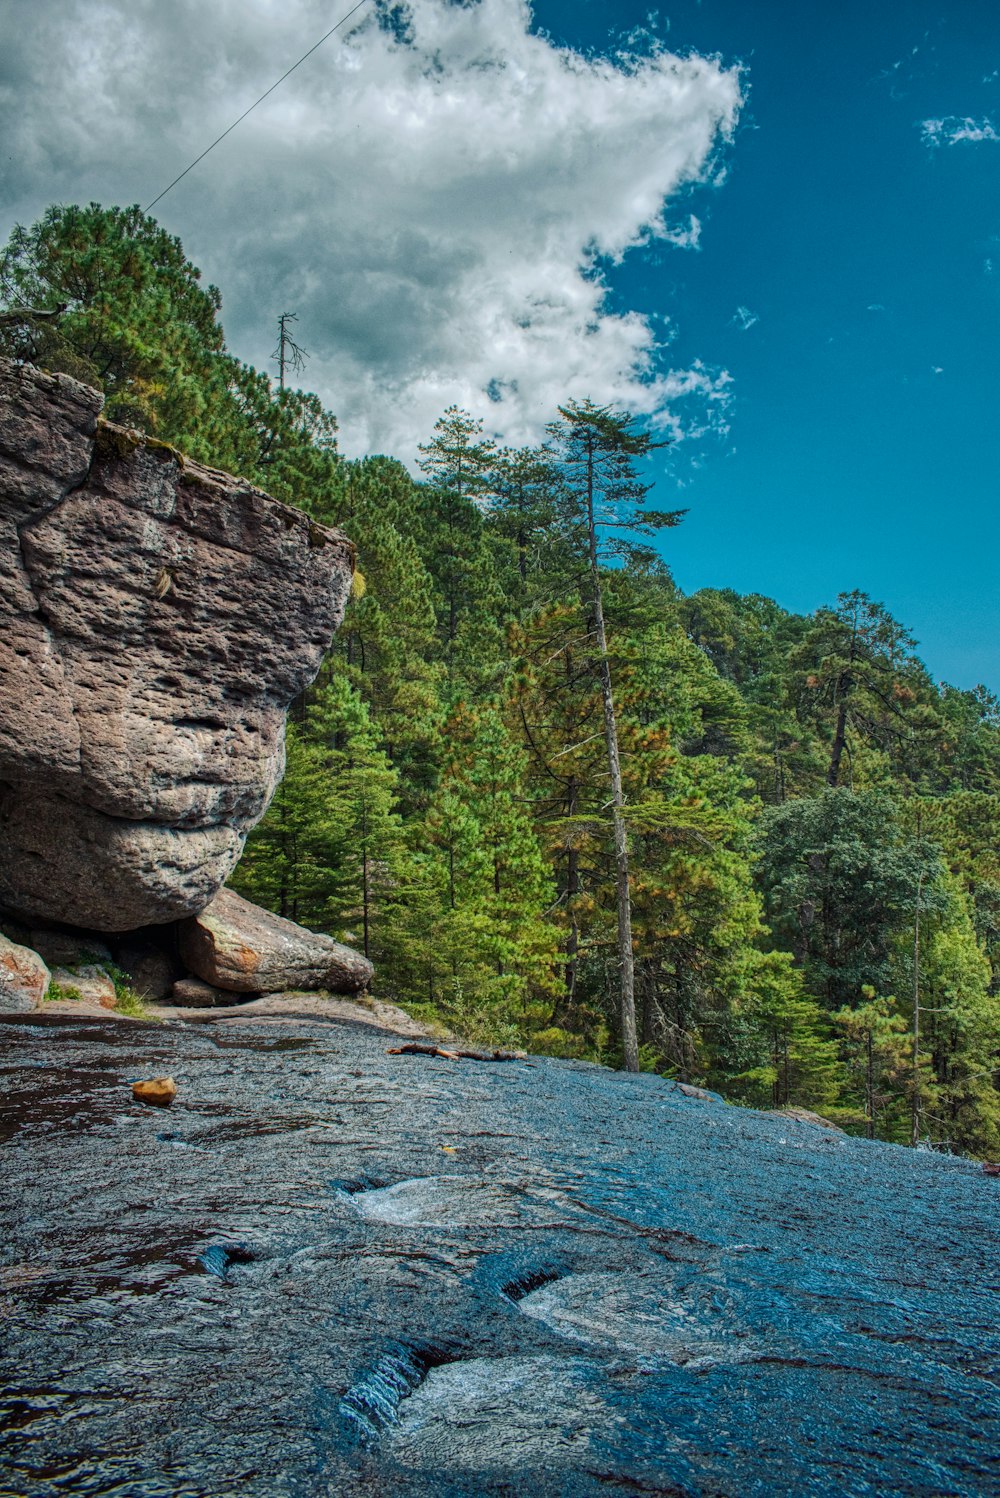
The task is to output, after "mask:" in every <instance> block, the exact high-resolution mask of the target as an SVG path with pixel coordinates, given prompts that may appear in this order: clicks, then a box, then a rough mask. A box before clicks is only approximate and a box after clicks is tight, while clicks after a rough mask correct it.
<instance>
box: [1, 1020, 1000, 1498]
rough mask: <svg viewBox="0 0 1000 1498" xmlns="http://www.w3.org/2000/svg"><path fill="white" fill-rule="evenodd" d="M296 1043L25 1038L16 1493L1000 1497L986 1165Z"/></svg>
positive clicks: (8, 1465) (123, 1034) (383, 1035)
mask: <svg viewBox="0 0 1000 1498" xmlns="http://www.w3.org/2000/svg"><path fill="white" fill-rule="evenodd" d="M268 1002H270V1001H268ZM346 1002H347V1001H342V1003H346ZM313 1003H314V1005H316V1006H319V1005H320V1004H321V1003H322V1001H313ZM279 1007H280V1006H279ZM291 1007H292V1006H290V1005H289V1004H287V1003H286V1005H285V1007H284V1010H283V1011H282V1012H279V1013H278V1014H277V1015H273V1014H272V1015H268V1014H262V1013H260V1012H248V1011H247V1010H246V1009H240V1010H239V1011H236V1010H231V1011H219V1010H213V1011H210V1012H209V1013H208V1014H207V1015H206V1016H199V1017H198V1018H199V1019H201V1020H202V1021H203V1022H200V1023H190V1022H186V1023H177V1022H175V1023H171V1024H161V1025H159V1026H151V1025H146V1024H142V1023H138V1022H135V1023H131V1024H130V1023H127V1022H125V1021H122V1020H119V1019H116V1018H113V1017H110V1016H108V1015H106V1014H103V1015H102V1014H93V1015H84V1014H82V1013H81V1012H80V1011H77V1012H75V1013H72V1014H59V1013H54V1012H52V1011H51V1009H50V1008H49V1006H46V1008H45V1009H43V1010H39V1011H37V1012H35V1013H31V1014H23V1015H11V1016H9V1017H8V1019H7V1022H6V1023H4V1024H3V1025H2V1026H0V1047H2V1056H0V1077H2V1084H0V1139H2V1145H0V1169H2V1171H3V1188H2V1191H0V1262H2V1270H0V1318H2V1337H0V1362H2V1365H3V1366H2V1373H3V1382H4V1385H5V1387H6V1391H7V1392H6V1394H5V1396H4V1400H3V1410H2V1419H3V1422H4V1426H5V1441H4V1444H3V1447H2V1453H0V1492H2V1493H4V1494H23V1495H31V1498H54V1495H56V1494H62V1493H67V1492H72V1493H74V1494H119V1495H128V1498H161V1495H162V1498H167V1495H170V1498H182V1495H183V1498H189V1495H190V1498H197V1495H204V1498H221V1495H229V1494H237V1493H238V1494H240V1495H241V1498H284V1495H288V1498H299V1495H301V1498H307V1495H321V1494H322V1495H327V1494H329V1495H342V1494H347V1495H349V1494H354V1493H357V1494H361V1493H374V1494H396V1493H400V1494H402V1493H405V1494H407V1495H417V1498H420V1495H427V1498H430V1495H434V1498H441V1495H445V1498H447V1495H460V1494H461V1495H469V1498H472V1495H478V1494H513V1493H517V1494H522V1495H556V1494H559V1495H575V1494H592V1493H598V1492H604V1493H606V1492H615V1491H618V1492H625V1493H628V1492H635V1493H682V1494H727V1495H734V1498H735V1495H739V1498H744V1495H750V1494H761V1495H765V1494H766V1495H773V1494H783V1493H794V1494H810V1495H811V1494H817V1495H818V1494H829V1495H831V1498H832V1495H838V1498H839V1495H843V1494H876V1493H877V1494H895V1493H900V1494H902V1493H906V1494H927V1495H930V1494H969V1495H972V1494H984V1493H990V1492H998V1491H1000V1473H998V1468H997V1452H998V1449H1000V1448H998V1436H1000V1421H998V1415H1000V1394H998V1388H997V1377H998V1366H1000V1331H998V1315H997V1300H996V1276H997V1263H998V1246H1000V1243H998V1212H997V1205H998V1198H997V1193H998V1191H1000V1182H998V1181H996V1180H992V1179H990V1178H989V1177H987V1176H986V1175H984V1174H983V1172H982V1170H981V1169H980V1168H979V1167H978V1166H976V1165H974V1164H973V1163H971V1162H964V1161H959V1160H951V1159H946V1158H941V1157H937V1156H933V1155H929V1154H924V1153H920V1152H914V1151H908V1150H902V1149H898V1148H894V1147H892V1146H886V1145H878V1144H875V1145H872V1144H868V1143H866V1142H865V1141H862V1140H853V1139H848V1138H845V1137H844V1136H842V1135H839V1134H836V1133H833V1132H831V1131H828V1130H825V1129H820V1128H817V1127H815V1126H814V1125H811V1124H808V1123H803V1122H798V1121H795V1120H791V1119H784V1118H774V1117H767V1116H764V1115H761V1114H755V1113H751V1112H747V1111H743V1110H740V1109H737V1108H732V1107H727V1106H726V1105H724V1104H722V1103H721V1102H719V1101H716V1100H714V1099H712V1098H711V1097H695V1096H690V1095H687V1094H685V1093H683V1092H681V1091H680V1090H678V1089H676V1088H674V1087H673V1085H672V1084H670V1083H666V1082H664V1081H662V1080H659V1079H657V1078H654V1077H645V1076H644V1077H627V1076H623V1075H621V1074H616V1073H612V1072H608V1071H604V1070H601V1069H600V1068H597V1067H591V1066H584V1065H580V1064H572V1063H566V1062H558V1061H549V1060H539V1059H536V1058H532V1059H530V1060H526V1061H511V1062H503V1063H481V1062H476V1061H471V1060H469V1061H465V1060H463V1061H447V1060H439V1059H432V1058H429V1057H426V1056H420V1055H390V1054H388V1051H389V1048H390V1047H391V1046H392V1045H393V1044H394V1043H395V1044H398V1043H399V1042H398V1040H396V1038H395V1037H394V1036H393V1035H392V1034H391V1033H389V1032H387V1031H386V1030H384V1029H379V1028H377V1027H376V1024H374V1023H372V1021H373V1020H374V1021H380V1022H381V1023H387V1022H388V1020H389V1018H390V1017H389V1016H386V1015H385V1014H383V1015H382V1016H381V1017H380V1016H379V1015H378V1014H376V1013H374V1012H371V1013H368V1014H366V1015H365V1022H364V1023H358V1022H355V1023H351V1022H348V1021H347V1020H345V1019H344V1018H343V1017H341V1015H340V1014H337V1015H336V1017H334V1015H335V1011H334V1010H332V1009H329V1008H327V1009H322V1008H320V1007H316V1008H315V1009H314V1012H309V1013H304V1014H299V1015H297V1016H296V1015H293V1014H292V1013H290V1008H291ZM349 1012H351V1013H353V1014H355V1015H357V1014H358V1013H359V1012H363V1011H359V1008H358V1007H357V1006H350V1009H349ZM187 1018H188V1020H190V1018H191V1016H190V1015H188V1016H187ZM166 1073H169V1074H171V1075H173V1076H174V1078H175V1079H176V1081H177V1084H178V1095H177V1098H176V1101H175V1102H174V1104H173V1106H172V1107H171V1108H170V1109H169V1110H165V1109H154V1108H149V1107H144V1106H143V1105H141V1104H140V1103H138V1102H135V1101H134V1100H133V1098H132V1093H131V1083H132V1082H133V1081H134V1080H137V1079H141V1078H145V1077H153V1076H158V1075H163V1074H166Z"/></svg>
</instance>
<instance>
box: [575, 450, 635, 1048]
mask: <svg viewBox="0 0 1000 1498" xmlns="http://www.w3.org/2000/svg"><path fill="white" fill-rule="evenodd" d="M587 532H588V541H589V545H590V577H591V583H592V585H593V602H594V623H595V626H596V629H595V633H596V635H597V648H598V650H599V651H600V666H601V699H602V701H603V704H604V742H605V744H606V746H607V751H608V770H609V771H610V775H611V808H612V818H613V822H614V836H615V883H616V886H617V894H618V970H619V978H620V983H621V1027H622V1050H623V1052H624V1058H625V1070H626V1071H631V1072H637V1071H638V1070H639V1043H638V1039H637V1036H636V1025H635V959H634V956H633V953H632V898H631V894H630V892H629V880H628V833H627V830H626V827H625V796H624V792H623V791H622V771H621V760H620V758H619V754H618V722H617V719H616V717H615V702H614V695H613V692H612V688H611V662H610V660H609V659H608V638H607V633H606V631H605V628H604V599H603V596H602V593H601V574H600V571H599V569H598V565H597V532H596V529H595V526H594V470H593V455H592V454H591V457H590V460H589V462H588V464H587Z"/></svg>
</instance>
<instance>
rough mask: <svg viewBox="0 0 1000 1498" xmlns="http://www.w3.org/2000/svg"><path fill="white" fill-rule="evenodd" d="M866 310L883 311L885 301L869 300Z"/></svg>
mask: <svg viewBox="0 0 1000 1498" xmlns="http://www.w3.org/2000/svg"><path fill="white" fill-rule="evenodd" d="M868 311H869V312H884V311H885V303H884V302H869V303H868Z"/></svg>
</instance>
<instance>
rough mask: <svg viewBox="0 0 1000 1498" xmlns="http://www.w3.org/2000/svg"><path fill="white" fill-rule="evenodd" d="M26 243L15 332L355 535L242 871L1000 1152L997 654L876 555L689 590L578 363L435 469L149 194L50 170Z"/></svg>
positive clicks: (441, 979)
mask: <svg viewBox="0 0 1000 1498" xmlns="http://www.w3.org/2000/svg"><path fill="white" fill-rule="evenodd" d="M0 282H2V285H0V290H2V305H3V308H4V310H3V311H2V312H0V351H2V352H3V353H5V354H6V355H8V356H12V357H15V358H18V359H26V360H30V361H31V362H33V363H36V364H39V365H41V366H43V367H44V368H47V369H50V370H55V371H62V372H65V373H68V374H70V375H72V376H74V377H76V378H78V379H81V380H84V381H85V382H87V383H89V384H93V385H97V386H99V387H100V388H101V389H102V390H103V391H104V392H105V394H106V398H107V404H106V408H105V410H106V414H107V416H108V417H109V418H110V419H112V420H114V421H117V422H121V423H124V424H125V425H127V426H133V427H136V428H139V429H141V430H142V431H144V432H146V433H148V434H149V435H150V436H151V437H153V438H155V439H157V440H159V441H162V442H165V443H168V444H170V445H172V446H175V447H176V448H178V449H179V450H181V451H182V452H184V453H186V454H189V455H190V456H192V457H194V458H196V459H198V460H200V461H203V462H207V463H209V464H211V465H212V466H214V467H218V468H224V469H228V470H230V471H232V472H235V473H239V474H241V475H244V476H246V477H247V478H248V479H249V480H251V481H252V482H253V483H254V484H257V485H259V486H260V487H261V488H263V489H265V490H266V491H268V492H269V493H270V494H272V495H274V496H275V497H276V498H278V499H279V500H282V501H286V502H288V503H290V504H293V505H295V506H297V507H299V508H300V509H303V510H305V511H307V512H308V513H309V514H310V515H312V516H313V517H314V518H315V519H316V520H317V521H321V522H323V523H328V524H334V525H337V526H339V527H341V528H342V529H343V530H344V531H345V532H346V533H347V535H348V536H349V537H350V539H351V541H352V542H353V544H354V546H355V547H356V551H357V571H356V574H355V578H354V587H353V593H352V598H351V601H350V603H349V606H348V610H347V614H346V617H345V620H344V623H343V626H342V628H341V629H340V631H339V633H338V634H337V636H336V640H335V643H334V646H333V649H332V651H331V652H330V654H329V655H328V657H327V659H326V661H325V664H324V666H323V668H322V670H321V672H320V675H319V677H318V678H317V680H316V682H315V683H314V685H313V686H312V687H311V688H310V689H309V690H308V691H307V692H306V693H305V695H304V696H303V697H302V698H301V699H300V700H299V701H298V702H297V704H296V705H295V708H294V709H293V712H292V714H291V719H290V723H289V728H288V737H287V769H286V773H285V777H284V780H283V782H282V784H281V786H280V788H279V790H278V792H277V794H276V795H275V798H274V800H273V802H272V804H271V807H270V809H269V811H268V813H267V815H266V816H265V818H264V820H263V821H262V822H261V823H260V825H259V826H258V827H257V829H256V831H255V832H254V833H253V834H252V835H251V837H250V839H249V842H248V844H247V847H246V852H245V854H244V857H243V860H242V862H241V863H240V865H239V867H238V869H237V871H236V874H235V876H234V878H233V880H232V884H233V886H234V887H235V888H236V889H237V890H238V891H239V892H240V893H242V894H244V895H246V896H247V897H248V898H250V899H252V900H254V901H256V902H258V903H259V904H261V905H264V906H266V907H268V908H270V909H272V910H274V911H275V912H277V913H280V914H282V915H286V916H288V917H290V918H292V919H293V920H295V921H298V922H300V923H302V924H303V925H305V926H308V927H312V928H314V929H316V930H322V931H325V932H328V933H330V934H331V935H333V936H335V937H337V938H338V939H342V940H344V941H347V942H349V943H351V944H353V945H355V946H357V947H358V948H359V949H362V950H363V951H364V953H365V954H366V955H367V956H369V957H370V958H371V960H372V961H373V962H374V964H375V968H376V986H375V989H374V994H375V996H376V997H379V998H385V999H390V1000H392V1001H393V1002H395V1003H397V1004H400V1005H402V1006H404V1007H405V1008H406V1009H408V1010H409V1011H410V1012H411V1013H412V1014H414V1015H415V1016H417V1017H419V1018H420V1019H422V1020H424V1021H427V1022H429V1023H432V1024H438V1025H440V1027H441V1032H442V1034H444V1033H446V1032H455V1033H458V1034H460V1035H462V1036H466V1037H468V1038H470V1039H471V1040H473V1041H476V1042H480V1043H485V1044H492V1045H498V1046H521V1047H524V1048H526V1049H528V1050H530V1051H533V1052H542V1053H547V1054H550V1055H556V1056H562V1057H567V1058H578V1059H582V1060H590V1061H597V1062H601V1063H604V1064H606V1065H608V1066H624V1067H626V1068H628V1069H631V1070H635V1069H641V1070H655V1071H658V1072H661V1073H663V1074H665V1075H668V1076H671V1077H676V1078H678V1079H680V1080H682V1081H685V1082H689V1083H693V1084H695V1085H697V1086H701V1087H706V1088H709V1089H712V1090H716V1091H718V1092H720V1093H721V1094H723V1096H725V1097H726V1098H727V1099H728V1100H730V1101H732V1102H736V1103H743V1104H746V1105H750V1106H753V1107H764V1108H781V1107H785V1106H795V1107H800V1108H806V1109H810V1110H814V1111H816V1112H818V1113H820V1114H822V1115H823V1116H824V1117H826V1118H829V1119H831V1120H833V1121H835V1122H837V1123H839V1124H840V1125H841V1126H842V1127H845V1128H847V1129H848V1130H849V1131H850V1132H852V1133H858V1134H862V1135H867V1136H868V1137H873V1138H878V1139H885V1140H891V1141H896V1142H899V1143H912V1144H915V1145H923V1146H932V1147H935V1148H939V1149H946V1150H952V1151H961V1152H965V1153H968V1154H971V1155H973V1156H980V1157H984V1158H985V1157H996V1156H997V1155H998V1153H1000V1093H998V1091H997V1086H996V1085H995V1084H996V1083H997V1081H998V1080H1000V852H998V847H1000V702H998V700H997V699H996V698H995V697H994V696H993V695H991V693H990V692H988V691H987V690H986V689H985V688H978V689H976V690H974V691H968V690H958V689H956V688H952V687H950V686H948V685H946V684H941V683H938V682H936V681H935V679H934V677H933V676H932V674H931V673H930V671H929V670H928V668H927V666H925V665H924V663H923V662H922V661H921V660H920V658H919V657H918V655H917V654H916V653H915V642H914V641H913V639H912V638H911V637H910V636H909V634H908V632H907V629H906V627H905V624H904V623H902V622H900V621H897V620H896V619H895V618H894V617H893V616H892V615H891V614H890V613H889V612H888V610H887V609H886V608H885V607H883V605H882V604H881V603H879V602H878V601H876V600H875V599H874V598H872V597H869V596H867V595H866V594H864V593H861V592H857V591H845V592H843V593H842V594H841V595H840V596H839V597H838V598H837V599H835V600H831V601H830V603H829V605H828V606H827V607H824V608H821V609H818V610H817V611H816V612H815V613H814V614H811V615H808V616H803V615H798V614H794V613H790V612H787V611H786V610H785V609H784V608H782V607H780V606H779V604H777V603H776V602H774V601H772V600H771V599H770V598H766V597H762V596H758V595H755V594H751V595H748V596H739V595H738V594H737V593H735V592H732V591H729V590H727V589H725V588H719V589H703V590H702V591H700V592H696V593H694V594H691V595H687V596H686V595H685V594H683V593H682V592H681V591H680V590H679V589H678V587H677V586H676V585H675V584H674V582H673V579H672V576H671V571H670V564H669V563H670V537H669V536H665V537H663V538H660V537H659V533H660V531H669V530H670V529H671V528H673V527H674V526H676V525H679V524H683V523H684V517H683V512H681V511H678V510H674V509H670V508H665V509H661V508H658V507H657V506H658V503H659V499H658V496H657V495H656V494H655V493H653V492H651V491H650V488H649V485H648V483H647V481H646V473H647V469H648V464H647V463H646V458H647V456H648V454H649V453H650V451H651V450H652V449H653V447H654V446H655V445H656V443H655V436H654V435H652V434H650V433H649V432H647V431H645V430H644V429H643V427H642V424H641V423H640V422H638V421H636V420H634V419H633V418H632V416H631V415H630V413H629V412H627V411H620V410H615V409H611V408H608V407H603V406H598V405H594V404H592V403H590V402H589V401H572V400H567V401H566V403H565V404H564V405H563V406H561V407H560V410H559V412H558V414H557V416H556V419H555V420H554V421H553V422H552V423H551V424H550V426H549V428H548V433H547V439H546V441H545V442H544V443H543V444H542V445H541V446H539V447H537V448H531V449H515V450H512V449H509V448H504V447H500V446H498V445H497V444H496V443H495V442H494V441H493V440H491V437H490V435H489V430H488V422H487V421H486V420H485V419H484V417H483V415H482V414H476V413H470V412H468V411H465V410H461V409H458V408H455V407H452V408H450V409H448V410H446V411H444V412H443V413H442V415H441V417H440V420H439V421H438V422H437V425H436V426H435V427H434V429H433V430H432V431H428V432H427V434H426V438H425V441H424V444H423V446H422V448H421V457H420V464H419V472H411V471H410V470H409V469H408V468H407V467H406V466H404V465H403V463H401V462H400V461H397V460H396V459H395V458H393V457H392V456H388V455H387V456H380V457H366V458H363V459H360V460H356V461H354V460H349V459H347V458H345V457H343V456H341V455H340V453H339V452H338V447H337V427H336V420H335V416H334V415H333V414H331V413H330V412H328V411H326V410H324V409H323V407H322V405H321V403H320V401H319V400H318V399H316V398H315V397H314V396H312V395H309V394H307V393H304V392H303V391H302V390H300V389H299V388H297V387H296V386H295V384H294V381H295V380H296V379H298V378H299V377H300V376H301V374H302V354H301V350H300V349H299V348H298V346H297V345H296V344H295V342H294V341H293V340H292V338H291V332H290V327H289V322H288V319H287V318H286V319H283V320H282V321H281V324H280V327H279V346H278V350H277V351H276V363H275V371H276V372H275V374H274V375H273V376H272V375H270V374H268V373H264V372H261V371H259V370H256V369H253V368H251V367H249V366H248V365H246V364H244V363H242V362H240V361H239V360H238V359H236V358H235V357H234V356H233V355H232V354H231V353H230V352H229V351H228V350H227V347H226V343H225V340H224V336H223V331H222V327H221V323H220V310H221V299H220V296H219V293H218V292H217V290H216V289H215V288H214V287H205V286H203V285H202V284H201V281H200V277H199V273H198V271H197V270H196V269H195V268H194V267H193V266H192V265H191V264H190V263H189V261H188V260H187V259H186V257H185V254H184V251H183V249H182V247H181V245H180V243H179V241H177V240H176V239H174V238H172V237H170V236H169V235H168V234H166V233H165V232H164V231H163V230H161V229H160V228H159V227H158V225H157V224H156V222H155V221H154V220H153V219H151V218H149V217H146V216H144V215H143V214H142V213H141V212H140V211H139V210H138V209H137V208H133V209H127V210H122V209H104V208H101V207H99V206H98V205H96V204H91V205H90V206H89V207H86V208H76V207H60V208H53V209H51V210H50V211H49V212H48V213H47V214H46V215H45V216H44V218H43V219H42V220H41V221H40V222H39V223H37V224H35V225H34V226H33V227H30V228H18V229H16V230H15V231H14V233H13V234H12V236H11V238H10V240H9V242H8V244H7V246H6V249H5V250H4V251H3V256H2V262H0ZM281 311H282V309H281V308H274V309H267V311H266V313H262V321H264V322H267V323H269V324H270V323H272V321H273V324H274V325H275V326H277V325H278V318H279V314H280V313H281ZM272 313H273V318H272ZM295 331H296V334H298V330H297V329H296V330H295ZM302 337H303V341H304V342H308V333H307V331H306V330H303V332H302ZM487 410H488V405H487ZM761 524H762V525H764V524H766V517H764V516H762V517H761ZM850 582H851V580H850V579H849V578H847V579H845V580H844V583H845V588H849V587H850Z"/></svg>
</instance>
